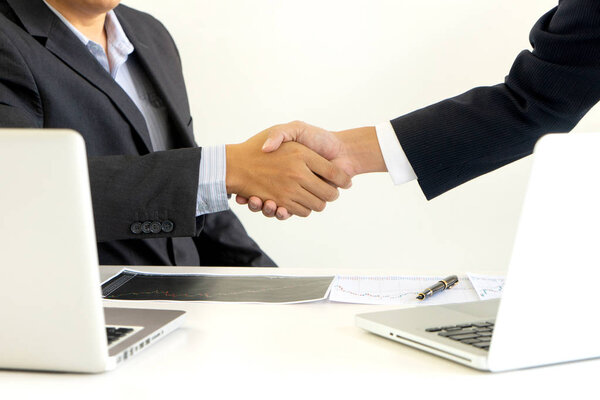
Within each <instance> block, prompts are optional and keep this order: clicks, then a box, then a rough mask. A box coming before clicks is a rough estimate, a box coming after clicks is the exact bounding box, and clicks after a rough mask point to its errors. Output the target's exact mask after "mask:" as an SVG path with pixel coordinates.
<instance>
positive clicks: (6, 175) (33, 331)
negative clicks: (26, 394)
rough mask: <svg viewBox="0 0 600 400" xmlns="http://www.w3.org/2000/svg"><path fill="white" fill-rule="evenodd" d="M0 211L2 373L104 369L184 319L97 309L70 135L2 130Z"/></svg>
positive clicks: (87, 204) (87, 218)
mask: <svg viewBox="0 0 600 400" xmlns="http://www.w3.org/2000/svg"><path fill="white" fill-rule="evenodd" d="M0 210H1V211H0V256H1V260H2V262H1V263H0V274H1V278H0V279H1V280H2V289H1V290H0V323H1V324H2V329H0V368H10V369H30V370H51V371H73V372H101V371H105V370H109V369H112V368H114V367H115V366H116V365H117V364H119V363H121V362H123V361H125V360H127V359H128V358H129V357H131V356H132V355H134V354H135V353H137V352H138V351H140V350H142V349H145V348H146V347H148V346H149V345H152V344H153V343H155V342H156V341H157V340H158V339H160V338H162V337H163V336H165V335H166V334H167V333H169V332H171V331H173V330H174V329H175V328H177V327H178V326H179V325H180V324H181V323H182V322H183V317H184V312H183V311H175V310H148V309H139V310H137V309H125V308H106V309H103V307H102V297H101V289H100V277H99V270H98V256H97V250H96V239H95V231H94V219H93V214H92V202H91V196H90V186H89V177H88V169H87V159H86V151H85V144H84V141H83V139H82V137H81V136H80V135H79V134H78V133H76V132H73V131H64V130H56V131H55V130H31V129H27V130H16V129H12V130H8V129H4V130H0Z"/></svg>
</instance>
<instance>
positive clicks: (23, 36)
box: [0, 0, 274, 266]
mask: <svg viewBox="0 0 600 400" xmlns="http://www.w3.org/2000/svg"><path fill="white" fill-rule="evenodd" d="M115 13H116V14H117V17H118V18H119V21H120V23H121V25H122V26H123V29H124V30H125V32H126V34H127V36H128V37H129V39H130V41H131V42H132V43H133V45H134V47H135V51H134V53H133V54H132V55H131V56H130V57H135V58H136V61H137V62H138V63H139V64H140V65H142V67H143V68H144V70H145V72H146V73H147V74H148V77H149V78H150V80H151V82H152V83H153V84H154V85H155V86H156V89H157V91H158V93H159V94H160V96H161V97H162V100H163V102H164V103H165V104H166V105H167V108H168V111H169V124H170V127H171V130H170V132H169V134H170V135H172V137H173V138H174V142H175V147H176V148H175V149H173V150H168V151H163V152H152V151H151V145H150V137H149V134H148V129H147V127H146V122H145V120H144V118H143V116H142V114H141V113H140V111H139V110H138V109H137V107H136V106H135V104H134V103H133V102H132V101H131V99H130V98H129V97H128V96H127V94H126V93H125V92H124V91H123V90H122V89H121V87H120V86H119V85H118V84H117V83H116V82H115V81H114V80H113V79H112V78H111V76H110V75H109V74H108V73H107V72H106V71H105V70H104V69H103V68H102V67H101V66H100V64H99V63H98V62H97V61H96V59H95V58H94V57H93V56H92V55H91V54H90V53H89V51H88V50H87V48H86V47H85V46H84V45H83V44H82V43H81V42H80V41H79V40H78V39H77V38H76V37H75V36H74V35H73V33H72V32H71V31H70V30H69V29H68V28H67V27H66V26H65V25H64V24H63V23H62V22H61V21H60V20H59V19H58V18H57V17H56V16H55V15H54V14H53V13H52V12H51V11H50V10H49V9H48V8H47V7H46V5H45V4H44V3H43V2H42V0H0V126H1V127H35V128H70V129H74V130H76V131H78V132H79V133H81V134H82V135H83V138H84V139H85V142H86V148H87V153H88V161H89V170H90V180H91V188H92V199H93V206H94V217H95V223H96V234H97V240H98V250H99V257H100V263H101V264H125V265H238V266H246V265H247V266H274V263H273V261H272V260H271V259H270V258H269V257H267V256H266V255H265V254H264V253H263V252H262V251H261V250H260V248H259V247H258V246H257V245H256V243H255V242H254V241H253V240H252V239H251V238H250V237H249V236H248V235H247V234H246V232H245V230H244V228H243V227H242V225H241V223H240V222H239V220H238V219H237V218H236V217H235V215H234V214H233V213H232V212H231V211H225V212H221V213H215V214H210V215H206V216H202V217H199V218H196V217H195V209H196V197H197V189H198V169H199V165H200V157H201V148H199V147H197V145H196V144H195V142H194V136H193V128H192V118H191V116H190V109H189V104H188V99H187V94H186V90H185V84H184V81H183V75H182V69H181V61H180V58H179V54H178V52H177V48H176V47H175V44H174V42H173V40H172V38H171V36H170V35H169V33H168V32H167V30H166V29H165V28H164V26H163V25H162V24H161V23H160V22H159V21H157V20H156V19H154V18H153V17H152V16H150V15H148V14H145V13H142V12H139V11H136V10H133V9H131V8H128V7H125V6H123V5H120V6H118V7H117V8H116V9H115ZM5 211H6V210H5ZM153 222H154V223H155V224H154V225H152V223H153ZM144 223H146V224H145V225H143V224H144ZM140 224H142V225H143V227H144V229H143V230H141V229H140ZM151 226H152V228H153V229H150V227H151Z"/></svg>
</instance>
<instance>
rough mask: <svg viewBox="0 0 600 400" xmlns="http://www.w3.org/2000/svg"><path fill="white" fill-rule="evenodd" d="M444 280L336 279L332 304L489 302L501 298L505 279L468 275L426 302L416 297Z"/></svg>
mask: <svg viewBox="0 0 600 400" xmlns="http://www.w3.org/2000/svg"><path fill="white" fill-rule="evenodd" d="M444 278H445V277H444V276H336V277H335V279H334V280H333V284H332V285H331V293H330V294H329V300H331V301H337V302H343V303H359V304H398V305H400V304H404V305H434V304H450V303H463V302H467V301H477V300H488V299H494V298H498V297H500V295H501V294H502V287H503V285H504V278H503V277H499V276H487V275H476V274H468V276H459V277H458V283H457V284H456V285H455V286H454V287H452V288H451V289H446V290H444V291H443V292H440V293H436V294H434V295H433V296H431V297H428V298H426V299H425V300H422V301H421V300H417V298H416V297H417V294H419V293H420V292H422V291H423V290H424V289H425V288H427V287H429V286H431V285H433V284H435V283H436V282H438V281H440V280H442V279H444Z"/></svg>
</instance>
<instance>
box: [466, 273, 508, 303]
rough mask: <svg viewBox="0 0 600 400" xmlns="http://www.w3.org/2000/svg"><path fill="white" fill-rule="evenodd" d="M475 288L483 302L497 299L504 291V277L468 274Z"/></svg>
mask: <svg viewBox="0 0 600 400" xmlns="http://www.w3.org/2000/svg"><path fill="white" fill-rule="evenodd" d="M468 276H469V279H470V280H471V284H472V285H473V288H474V289H475V291H476V292H477V295H478V296H479V298H480V299H481V300H490V299H497V298H500V296H502V289H504V277H503V276H489V275H478V274H468Z"/></svg>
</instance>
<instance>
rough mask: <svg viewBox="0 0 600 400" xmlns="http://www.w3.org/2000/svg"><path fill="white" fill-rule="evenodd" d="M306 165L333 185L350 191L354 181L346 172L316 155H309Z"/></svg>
mask: <svg viewBox="0 0 600 400" xmlns="http://www.w3.org/2000/svg"><path fill="white" fill-rule="evenodd" d="M306 165H308V167H309V168H310V169H311V170H312V171H313V172H314V173H315V174H317V175H319V176H320V177H321V178H323V179H325V180H327V181H329V182H331V183H333V184H334V185H335V186H337V187H341V188H343V189H348V188H349V187H350V186H352V180H351V179H350V177H349V176H348V175H347V174H346V173H345V172H344V171H342V170H341V169H340V168H338V167H336V166H335V165H334V164H333V163H331V162H330V161H327V160H326V159H324V158H323V157H321V156H319V155H318V154H316V153H308V155H307V159H306ZM336 198H337V197H336ZM334 200H335V199H334Z"/></svg>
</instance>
